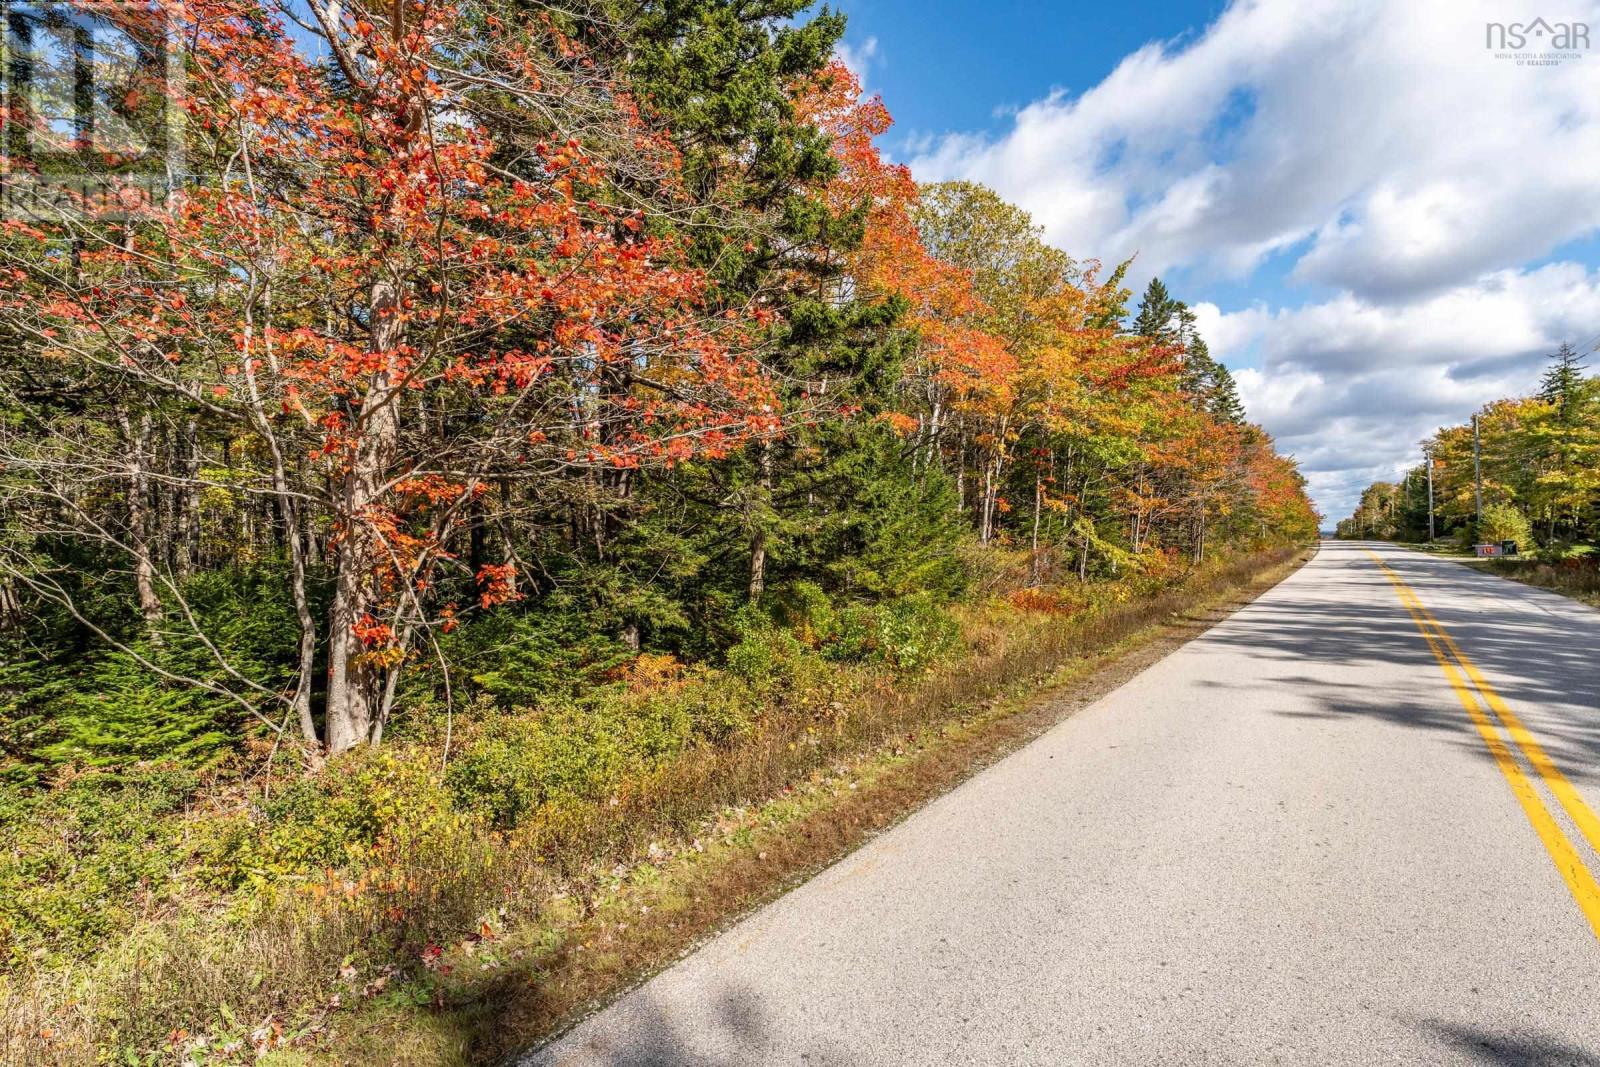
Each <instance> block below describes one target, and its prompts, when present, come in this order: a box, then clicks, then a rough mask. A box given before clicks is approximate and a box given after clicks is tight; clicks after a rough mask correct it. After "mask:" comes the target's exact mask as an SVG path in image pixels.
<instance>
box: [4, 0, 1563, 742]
mask: <svg viewBox="0 0 1600 1067" xmlns="http://www.w3.org/2000/svg"><path fill="white" fill-rule="evenodd" d="M805 14H806V5H805V4H804V3H802V2H800V0H766V2H763V3H757V4H749V3H732V2H729V0H692V2H688V3H673V4H650V3H646V4H642V5H639V4H628V5H621V4H612V3H609V2H606V0H595V2H593V3H580V4H577V5H570V6H567V5H564V6H561V7H553V6H546V5H541V4H523V3H506V2H503V0H468V2H464V3H455V4H439V3H433V2H427V0H418V2H411V3H398V2H397V3H394V4H393V5H390V6H381V7H369V6H366V5H362V4H349V3H346V4H338V3H331V2H321V0H312V2H311V3H310V4H307V5H300V4H288V3H282V4H277V3H272V2H262V0H196V2H194V3H191V4H188V5H186V6H185V7H184V8H183V9H182V11H181V12H179V14H178V15H177V16H176V17H178V18H179V19H180V20H181V23H182V24H181V25H180V26H178V27H177V30H178V32H176V33H174V34H172V36H171V40H172V41H173V42H176V43H177V44H178V46H179V47H180V48H181V53H182V63H183V66H184V78H185V83H184V84H185V92H184V96H183V98H182V101H181V106H182V109H183V113H184V114H183V117H184V130H185V136H186V144H185V149H186V155H187V160H188V165H189V174H188V175H187V177H186V180H185V181H184V182H182V183H181V184H180V185H178V186H177V187H175V188H173V189H171V190H170V193H169V195H166V196H164V197H161V198H159V199H150V198H140V197H139V196H138V195H137V192H136V190H134V189H133V188H131V187H128V186H124V185H118V184H117V183H116V182H115V181H112V180H109V179H106V178H105V175H104V174H103V173H101V172H99V171H97V172H96V173H95V177H96V179H97V182H98V184H95V183H89V184H91V185H93V190H92V192H86V193H85V194H84V195H83V196H82V197H81V199H80V201H79V202H77V203H76V204H75V205H74V209H73V210H70V211H62V210H59V208H57V209H53V210H46V209H43V208H41V209H40V210H37V211H31V212H30V211H28V210H25V209H23V210H13V211H12V212H11V214H10V215H9V217H7V218H6V219H5V221H4V225H3V228H0V344H3V345H4V347H5V352H6V355H5V358H4V360H0V651H3V655H0V746H3V748H4V752H5V757H6V759H7V760H9V761H11V762H12V763H13V764H14V765H27V766H33V765H40V764H49V763H51V762H60V761H74V760H81V761H88V762H106V761H114V760H120V759H132V758H152V757H157V756H161V757H167V756H177V757H180V758H190V757H192V758H195V759H203V758H208V754H214V753H215V752H217V751H219V750H228V749H233V748H237V747H238V746H240V745H242V744H244V743H246V742H247V741H248V742H249V743H251V744H255V745H261V746H264V747H266V748H269V749H270V750H272V751H277V750H279V749H282V750H287V751H295V752H298V753H300V754H302V755H303V757H304V759H305V760H306V761H307V762H308V763H310V764H312V765H316V764H318V763H320V761H321V760H322V759H324V758H325V757H326V756H328V755H330V754H337V753H339V752H342V751H344V750H347V749H351V748H354V747H358V746H367V745H377V744H379V743H381V741H382V739H383V737H384V734H385V731H386V730H389V729H391V727H392V726H393V725H394V724H395V723H396V722H397V721H399V720H400V719H401V718H403V714H404V709H405V708H406V707H407V706H408V705H409V704H412V703H415V702H419V701H433V702H440V701H442V702H445V703H449V702H452V701H459V700H462V699H464V698H465V697H468V696H475V695H479V694H483V693H488V694H490V695H491V696H493V697H495V698H497V699H503V700H506V701H531V700H537V699H538V698H539V697H540V696H541V694H545V693H549V692H558V691H561V690H563V689H564V688H571V687H574V686H582V685H588V684H595V683H597V682H598V681H600V680H603V679H605V678H607V677H612V676H614V672H615V670H616V669H617V667H618V665H620V664H625V663H626V662H628V661H630V660H631V659H632V658H633V657H636V656H637V655H639V654H640V653H644V652H654V653H657V654H671V655H673V656H676V657H679V658H681V659H683V660H686V661H703V662H708V663H714V662H716V661H717V659H718V657H719V656H720V654H721V653H722V652H723V651H724V650H725V649H726V648H728V647H729V646H730V645H731V644H733V643H734V641H735V640H736V635H737V633H738V632H739V627H741V626H745V625H748V624H749V621H750V620H751V619H752V618H755V617H760V618H766V619H782V618H784V617H785V613H786V612H791V613H792V611H793V610H794V605H795V604H796V603H798V602H800V601H803V600H805V599H806V598H808V597H818V596H820V597H823V598H825V599H827V600H829V601H832V602H840V603H844V602H851V603H860V602H866V603H875V602H885V601H891V600H895V599H897V598H908V597H923V598H931V599H932V600H934V601H943V600H948V599H950V598H953V597H955V596H957V595H959V594H961V593H962V591H963V590H964V589H965V588H967V587H968V586H969V585H970V584H971V582H972V581H973V573H974V571H973V565H972V563H971V558H972V557H971V552H973V551H980V552H984V551H987V552H990V553H1006V552H1010V553H1020V558H1021V559H1022V560H1023V561H1024V569H1025V580H1026V582H1027V583H1029V584H1032V585H1041V584H1046V583H1052V582H1060V581H1069V580H1071V581H1087V580H1092V579H1094V578H1096V577H1099V576H1106V575H1113V574H1118V573H1127V572H1134V571H1138V570H1140V569H1143V568H1148V567H1151V566H1154V565H1157V564H1160V565H1170V563H1171V562H1172V561H1173V560H1187V561H1190V562H1199V561H1203V560H1204V559H1205V558H1206V557H1207V555H1208V554H1210V553H1213V552H1215V551H1218V550H1228V551H1232V550H1239V549H1245V548H1250V547H1255V546H1260V545H1266V544H1279V543H1287V542H1294V541H1299V540H1304V539H1308V538H1309V537H1311V536H1313V535H1314V531H1315V527H1316V521H1317V517H1316V515H1315V513H1314V511H1313V510H1312V508H1311V505H1310V503H1309V501H1308V499H1307V497H1306V495H1305V492H1304V484H1303V480H1302V479H1301V477H1300V475H1299V473H1298V471H1297V470H1296V468H1295V466H1294V464H1293V462H1292V460H1290V459H1288V458H1286V457H1284V456H1282V455H1280V454H1279V453H1278V452H1277V451H1276V450H1275V448H1274V446H1273V443H1272V441H1271V439H1270V438H1269V437H1268V436H1267V435H1266V434H1265V433H1264V432H1263V431H1262V430H1261V429H1260V428H1259V427H1256V426H1254V425H1252V424H1250V423H1249V422H1248V421H1247V420H1246V418H1245V414H1244V411H1243V409H1242V406H1241V404H1240V401H1239V398H1238V395H1237V391H1236V389H1235V387H1234V384H1233V381H1232V378H1231V376H1230V375H1229V373H1228V371H1227V369H1226V368H1225V367H1223V366H1222V365H1221V364H1220V363H1218V362H1216V361H1215V360H1213V359H1212V358H1211V357H1210V355H1209V354H1208V352H1207V350H1206V347H1205V344H1204V341H1203V339H1202V338H1200V337H1199V335H1198V333H1197V331H1196V327H1195V318H1194V315H1193V314H1192V312H1191V311H1190V310H1189V309H1188V308H1187V307H1186V306H1184V305H1183V304H1182V303H1181V302H1179V301H1177V300H1176V299H1175V298H1173V297H1172V296H1171V295H1170V294H1169V293H1168V292H1167V290H1166V288H1165V287H1164V286H1163V285H1162V284H1161V283H1160V282H1159V281H1152V282H1151V283H1150V285H1149V287H1148V289H1147V290H1146V291H1145V293H1144V296H1143V300H1142V302H1141V304H1140V305H1139V307H1138V309H1137V312H1136V313H1134V314H1132V315H1130V312H1129V311H1128V307H1127V305H1128V302H1129V300H1130V298H1131V294H1130V292H1129V291H1128V289H1126V288H1125V287H1124V284H1123V279H1124V277H1125V275H1126V271H1127V269H1128V264H1126V263H1124V264H1120V265H1118V266H1116V267H1115V268H1114V269H1111V270H1109V271H1108V270H1105V269H1103V268H1102V267H1101V265H1100V264H1098V263H1097V262H1095V261H1093V260H1085V259H1075V258H1073V257H1071V256H1069V255H1067V254H1066V253H1064V252H1062V251H1060V250H1058V249H1056V248H1054V247H1052V246H1050V245H1049V244H1047V243H1046V242H1045V241H1044V239H1043V237H1042V235H1041V231H1040V229H1039V227H1037V226H1036V225H1035V224H1034V223H1033V222H1032V220H1031V219H1030V218H1029V217H1028V216H1027V214H1026V213H1025V212H1023V211H1022V210H1021V209H1019V208H1017V207H1015V206H1014V205H1011V204H1008V203H1006V202H1005V201H1003V200H1002V199H1001V198H1000V197H998V196H997V195H995V194H994V193H993V192H992V191H990V190H988V189H985V188H983V187H981V186H977V185H973V184H969V183H947V184H940V185H932V186H922V185H919V184H918V183H917V182H916V181H915V180H914V178H913V176H912V175H911V174H910V173H909V172H908V171H907V169H906V168H905V167H903V166H898V165H894V164H891V163H888V162H886V161H885V160H884V159H883V157H882V156H881V154H880V153H879V151H878V149H877V148H876V147H875V138H877V137H878V136H879V135H881V134H882V133H883V132H884V131H885V130H886V129H887V128H888V126H889V122H890V119H889V115H888V113H887V111H886V110H885V108H884V106H883V104H882V102H881V101H880V100H878V99H876V98H867V97H864V96H863V94H862V92H861V89H860V86H859V83H858V82H857V80H856V79H855V78H854V77H853V76H852V75H851V74H850V72H849V71H848V70H847V69H845V68H844V67H843V66H842V65H841V64H840V63H838V62H837V61H836V60H835V59H834V51H835V48H836V46H837V45H838V43H839V41H840V38H841V34H842V33H843V28H844V19H843V16H841V15H839V14H837V13H835V12H831V11H827V10H824V11H821V12H818V13H815V14H814V16H812V17H809V18H806V19H802V18H801V16H803V15H805ZM85 17H91V18H95V19H103V20H112V21H113V22H115V23H116V26H117V28H118V29H119V30H121V31H122V32H125V33H127V34H130V35H132V36H134V37H135V38H137V37H138V35H139V34H141V33H143V34H145V35H146V36H149V35H150V34H153V33H156V32H164V31H165V30H166V29H169V28H170V27H161V28H159V29H158V28H155V27H152V26H151V25H145V24H141V22H140V20H141V19H142V18H148V17H149V13H148V12H143V13H141V11H139V10H136V9H134V8H132V7H130V8H128V9H127V10H120V9H119V10H115V11H112V10H104V9H101V8H94V9H93V10H90V9H89V8H88V7H86V8H85ZM137 88H138V87H135V89H136V90H137ZM144 88H145V89H146V90H148V91H147V92H146V93H145V94H144V96H143V97H142V99H145V100H148V99H149V98H150V97H151V96H152V95H153V94H154V93H155V92H157V91H158V90H159V89H160V88H161V87H160V86H145V87H144ZM140 99H141V97H140V94H139V93H138V92H137V91H133V92H130V93H129V96H128V98H127V99H126V100H125V101H124V104H125V106H127V107H130V108H136V107H138V106H140V105H139V100H140ZM22 121H24V122H31V123H32V129H33V132H34V134H35V135H36V136H38V137H45V136H48V135H49V134H50V132H51V129H52V127H51V125H50V123H49V121H48V119H47V117H46V116H44V115H35V116H26V115H24V116H22ZM6 150H7V151H8V152H10V151H12V148H11V147H9V146H8V147H7V149H6ZM8 162H10V163H14V164H15V165H17V166H26V165H27V164H28V161H27V160H25V159H22V158H17V159H13V160H8ZM1591 469H1592V468H1591ZM1561 499H1563V500H1565V499H1566V498H1565V497H1562V498H1561ZM1552 506H1553V507H1554V508H1555V510H1554V511H1553V512H1552V514H1553V515H1554V516H1555V517H1554V518H1553V519H1552V520H1551V521H1553V522H1555V523H1556V526H1554V527H1551V529H1557V528H1559V529H1561V530H1568V529H1575V527H1573V526H1572V524H1573V523H1575V522H1576V521H1577V519H1576V517H1575V516H1576V514H1577V512H1575V511H1572V510H1571V509H1566V510H1563V508H1565V505H1559V506H1557V505H1552ZM1585 521H1588V520H1585ZM1563 524H1565V525H1563ZM974 545H975V546H977V547H976V549H974V548H973V546H974ZM608 672H610V673H608Z"/></svg>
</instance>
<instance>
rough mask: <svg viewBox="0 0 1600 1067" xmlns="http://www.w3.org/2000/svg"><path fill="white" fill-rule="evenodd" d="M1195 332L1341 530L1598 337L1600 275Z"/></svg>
mask: <svg viewBox="0 0 1600 1067" xmlns="http://www.w3.org/2000/svg"><path fill="white" fill-rule="evenodd" d="M1197 311H1198V313H1199V314H1198V320H1199V322H1198V324H1199V326H1200V328H1201V330H1202V332H1203V333H1204V335H1205V336H1206V337H1207V338H1210V339H1211V341H1210V344H1211V349H1212V352H1213V353H1214V354H1216V355H1217V356H1218V358H1220V359H1222V360H1224V362H1226V361H1227V360H1229V359H1230V358H1233V359H1237V358H1238V357H1239V356H1240V355H1241V354H1243V353H1245V352H1247V351H1253V352H1255V353H1256V354H1257V355H1258V357H1259V359H1260V361H1261V365H1260V367H1248V368H1244V369H1241V370H1240V371H1238V373H1237V378H1238V381H1239V390H1240V394H1241V396H1242V397H1243V399H1244V401H1245V406H1246V408H1247V409H1248V410H1249V412H1250V415H1251V417H1252V418H1253V419H1255V420H1257V421H1259V422H1261V423H1262V424H1263V425H1264V426H1266V427H1267V429H1269V430H1271V431H1272V433H1273V434H1274V435H1275V436H1276V437H1277V438H1278V442H1279V444H1280V445H1281V446H1282V447H1283V448H1284V449H1285V450H1286V451H1289V452H1292V453H1294V454H1295V455H1296V456H1297V457H1298V458H1299V459H1300V461H1301V464H1302V467H1303V468H1304V470H1305V473H1306V476H1307V477H1308V478H1309V479H1310V482H1311V487H1312V490H1313V492H1314V493H1315V494H1316V497H1317V499H1318V502H1319V503H1320V504H1321V506H1322V508H1323V510H1324V511H1325V512H1326V513H1328V515H1329V516H1330V518H1340V517H1343V515H1344V514H1345V513H1346V512H1348V511H1349V510H1350V508H1351V507H1352V506H1353V504H1354V500H1355V497H1356V496H1357V495H1359V493H1360V491H1361V489H1362V488H1363V487H1364V486H1365V485H1366V484H1367V483H1369V482H1371V481H1373V480H1374V479H1376V478H1388V477H1392V476H1393V475H1394V474H1395V473H1396V472H1397V471H1399V470H1402V469H1404V468H1405V467H1407V466H1409V465H1411V464H1412V463H1414V462H1415V460H1416V457H1417V451H1418V450H1417V444H1418V442H1419V441H1421V440H1422V439H1423V438H1424V437H1427V436H1428V435H1430V434H1431V433H1432V432H1433V431H1434V430H1436V429H1437V428H1439V427H1440V426H1441V425H1449V424H1453V423H1459V422H1460V421H1462V420H1463V419H1464V418H1465V417H1466V415H1467V414H1469V413H1470V412H1472V411H1473V410H1475V409H1477V408H1478V407H1480V406H1481V405H1482V404H1484V403H1486V402H1487V401H1489V400H1493V399H1496V398H1498V397H1502V396H1511V395H1516V394H1518V393H1524V392H1526V391H1527V390H1528V389H1529V387H1530V386H1531V385H1532V383H1533V382H1534V381H1536V380H1537V378H1538V375H1539V372H1540V371H1541V369H1542V368H1543V367H1544V366H1545V364H1546V362H1547V360H1548V357H1549V354H1550V353H1551V352H1553V351H1554V350H1555V349H1556V347H1557V346H1558V345H1560V343H1561V342H1562V341H1572V342H1574V343H1583V342H1586V341H1589V340H1591V339H1593V338H1594V336H1595V335H1596V334H1600V270H1596V271H1591V270H1588V269H1586V268H1584V267H1582V266H1580V265H1578V264H1574V263H1557V264H1551V265H1549V266H1545V267H1542V268H1540V269H1538V270H1531V271H1503V272H1499V273H1496V274H1492V275H1488V276H1486V277H1484V278H1482V279H1479V280H1478V281H1476V282H1474V283H1472V284H1470V285H1465V286H1459V287H1457V288H1454V289H1450V290H1447V291H1445V292H1442V293H1438V294H1435V295H1433V296H1430V297H1426V298H1421V299H1418V300H1415V301H1413V302H1412V303H1409V304H1405V305H1392V304H1391V305H1384V304H1374V303H1368V302H1365V301H1362V300H1360V299H1358V298H1356V297H1353V296H1350V295H1348V294H1345V295H1341V296H1339V297H1336V298H1334V299H1332V300H1329V301H1326V302H1323V303H1319V304H1313V305H1310V306H1307V307H1303V308H1296V309H1292V310H1286V309H1285V310H1278V311H1275V312H1269V311H1267V310H1266V309H1264V308H1260V307H1256V308H1247V309H1245V310H1242V311H1238V312H1232V313H1226V312H1221V311H1218V310H1217V309H1216V308H1215V307H1213V306H1211V305H1204V304H1203V305H1200V307H1199V308H1197Z"/></svg>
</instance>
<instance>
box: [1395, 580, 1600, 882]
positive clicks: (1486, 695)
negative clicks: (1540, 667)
mask: <svg viewBox="0 0 1600 1067" xmlns="http://www.w3.org/2000/svg"><path fill="white" fill-rule="evenodd" d="M1412 596H1413V597H1415V596H1416V594H1415V593H1413V594H1412ZM1417 607H1418V608H1420V609H1421V610H1422V614H1423V616H1424V617H1425V618H1426V619H1427V620H1428V621H1429V622H1430V623H1432V624H1433V627H1434V630H1435V631H1436V632H1437V633H1438V635H1439V638H1440V640H1442V641H1443V642H1444V646H1445V648H1447V649H1449V651H1450V654H1451V655H1452V656H1454V657H1455V658H1456V662H1458V663H1460V664H1461V666H1462V668H1464V669H1465V670H1466V672H1467V677H1468V678H1470V679H1472V684H1473V685H1474V686H1476V687H1477V690H1478V692H1479V693H1480V694H1481V695H1482V696H1483V699H1484V700H1485V702H1487V703H1488V705H1489V707H1490V708H1491V709H1493V711H1494V713H1495V714H1496V715H1498V716H1499V717H1500V722H1501V723H1502V724H1503V725H1504V726H1505V728H1506V732H1507V733H1509V734H1510V735H1511V740H1513V741H1515V742H1516V743H1517V747H1518V748H1520V749H1522V752H1523V755H1525V756H1527V757H1528V762H1529V763H1531V764H1533V769H1534V770H1536V771H1538V772H1539V777H1541V778H1543V779H1544V783H1545V785H1547V786H1549V788H1550V792H1551V793H1553V794H1554V795H1555V798H1556V800H1557V801H1559V802H1560V804H1561V807H1562V808H1563V810H1565V811H1566V813H1567V816H1568V817H1569V818H1570V819H1571V820H1572V821H1573V823H1574V824H1575V825H1576V826H1577V827H1578V829H1579V831H1580V832H1582V834H1583V836H1584V839H1585V840H1587V841H1588V842H1589V847H1590V848H1592V849H1594V850H1595V851H1596V852H1600V817H1597V816H1596V815H1595V813H1594V811H1593V810H1592V809H1591V808H1590V807H1589V805H1588V804H1587V803H1585V802H1584V799H1583V796H1582V795H1581V794H1580V793H1579V792H1578V791H1577V790H1576V789H1574V788H1573V786H1572V783H1571V782H1569V781H1567V776H1566V775H1564V774H1562V773H1561V770H1560V768H1558V767H1557V766H1556V765H1555V764H1554V763H1552V762H1551V760H1550V757H1549V756H1547V755H1545V751H1544V749H1543V747H1541V746H1540V744H1539V742H1538V741H1537V740H1535V739H1534V736H1533V734H1532V733H1530V732H1529V731H1528V728H1527V727H1526V726H1524V725H1523V724H1522V719H1521V718H1519V717H1518V715H1517V713H1516V712H1514V711H1512V710H1511V709H1510V708H1509V707H1508V706H1507V705H1506V702H1505V701H1504V700H1502V699H1500V694H1499V693H1498V692H1496V691H1495V688H1494V686H1492V685H1490V684H1489V680H1488V679H1487V678H1485V677H1484V676H1483V673H1482V672H1481V671H1479V670H1478V667H1477V665H1476V664H1475V663H1473V662H1472V660H1471V659H1469V658H1468V657H1467V654H1466V653H1465V652H1463V651H1461V646H1460V645H1458V644H1456V640H1455V638H1453V637H1451V636H1450V631H1448V630H1446V629H1445V628H1444V626H1443V625H1442V624H1441V623H1440V622H1439V620H1438V619H1436V618H1434V616H1433V612H1431V611H1429V610H1428V608H1427V606H1426V605H1425V604H1423V603H1422V601H1421V600H1420V599H1418V600H1417Z"/></svg>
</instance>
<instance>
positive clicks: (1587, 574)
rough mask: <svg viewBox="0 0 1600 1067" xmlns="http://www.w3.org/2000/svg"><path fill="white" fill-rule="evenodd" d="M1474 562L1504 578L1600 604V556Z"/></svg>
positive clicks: (1596, 605) (1596, 604) (1597, 605)
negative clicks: (1546, 560) (1550, 561)
mask: <svg viewBox="0 0 1600 1067" xmlns="http://www.w3.org/2000/svg"><path fill="white" fill-rule="evenodd" d="M1471 565H1472V566H1474V567H1477V568H1478V569H1480V570H1484V571H1487V572H1488V573H1490V574H1497V575H1499V576H1500V577H1502V578H1510V579H1511V580H1513V581H1517V582H1522V583H1523V584H1524V585H1534V586H1538V587H1539V588H1540V589H1548V590H1550V591H1551V592H1554V593H1560V594H1561V595H1562V596H1567V597H1571V598H1572V599H1574V600H1581V601H1583V602H1584V603H1586V604H1591V605H1594V606H1595V607H1600V559H1596V558H1594V557H1584V558H1580V559H1568V560H1562V561H1560V562H1558V563H1545V562H1542V561H1540V560H1536V559H1505V558H1500V559H1493V558H1491V559H1482V560H1473V561H1472V563H1471Z"/></svg>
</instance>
